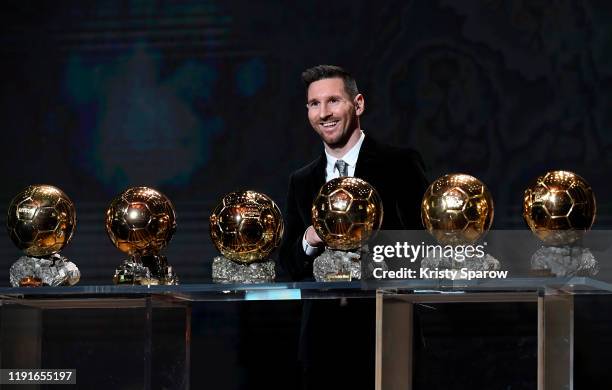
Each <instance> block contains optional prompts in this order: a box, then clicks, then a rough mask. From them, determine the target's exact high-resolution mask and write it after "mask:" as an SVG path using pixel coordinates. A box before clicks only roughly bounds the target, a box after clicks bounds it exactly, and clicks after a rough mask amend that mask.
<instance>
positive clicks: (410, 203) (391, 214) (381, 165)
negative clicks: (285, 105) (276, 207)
mask: <svg viewBox="0 0 612 390" xmlns="http://www.w3.org/2000/svg"><path fill="white" fill-rule="evenodd" d="M302 80H303V82H304V84H305V86H306V89H307V91H306V108H307V112H308V120H309V121H310V125H311V126H312V128H313V129H314V130H315V132H317V134H318V135H319V136H320V137H321V140H322V141H323V147H324V150H323V153H322V154H321V155H320V156H319V157H318V158H317V159H315V160H314V161H313V162H311V163H310V164H308V165H306V166H305V167H303V168H301V169H299V170H297V171H296V172H294V173H293V174H292V175H291V177H290V180H289V181H290V183H289V192H288V196H287V210H286V215H285V217H286V233H285V238H284V241H283V245H282V246H281V250H280V263H281V265H282V266H283V267H284V268H285V269H286V270H287V271H288V272H289V274H290V275H291V277H292V278H293V279H294V280H300V279H303V278H310V277H312V263H313V260H314V258H315V256H316V255H317V254H319V253H320V251H321V249H322V247H323V242H322V241H321V239H320V238H319V236H318V235H317V233H316V232H315V230H314V228H313V227H312V225H311V222H310V221H311V207H312V202H313V200H314V199H315V197H316V195H317V193H318V191H319V189H320V188H321V186H322V185H323V184H325V182H327V181H329V180H331V179H334V178H336V177H339V176H355V177H359V178H361V179H363V180H365V181H367V182H368V183H370V184H371V185H373V186H374V188H376V190H377V191H378V193H379V194H380V196H381V198H382V201H383V207H384V218H383V225H382V228H383V229H422V225H421V217H420V204H421V198H422V196H423V194H424V192H425V190H426V188H427V180H426V179H425V176H424V174H423V163H422V160H421V157H420V155H419V154H418V153H417V152H416V151H414V150H411V149H404V148H399V147H392V146H387V145H383V144H380V143H378V142H376V141H375V140H374V139H373V138H372V137H371V136H370V133H368V135H366V133H365V132H364V131H363V130H362V129H361V124H360V117H361V115H362V114H363V113H364V111H365V99H364V96H363V95H362V94H360V93H359V90H358V89H357V83H356V82H355V79H354V78H353V77H352V76H351V75H350V74H349V73H348V72H347V71H345V70H344V69H342V68H340V67H338V66H333V65H318V66H315V67H312V68H310V69H307V70H306V71H304V73H302Z"/></svg>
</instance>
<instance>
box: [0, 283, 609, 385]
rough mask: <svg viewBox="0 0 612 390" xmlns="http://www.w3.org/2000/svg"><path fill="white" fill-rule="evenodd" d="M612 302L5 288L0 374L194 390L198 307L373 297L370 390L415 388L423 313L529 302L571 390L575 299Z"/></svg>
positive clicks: (422, 292)
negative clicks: (15, 371)
mask: <svg viewBox="0 0 612 390" xmlns="http://www.w3.org/2000/svg"><path fill="white" fill-rule="evenodd" d="M610 293H612V284H609V283H606V282H602V281H598V280H594V279H590V278H586V277H573V278H516V279H505V280H476V281H469V282H468V281H452V280H403V281H389V282H365V281H362V282H359V281H354V282H329V283H317V282H300V283H268V284H255V285H254V284H194V285H180V286H151V287H147V286H121V285H119V286H73V287H41V288H0V305H1V306H0V367H1V368H31V369H36V368H39V369H49V368H64V369H76V371H77V373H76V377H77V384H78V387H79V388H92V389H93V388H139V389H151V388H180V389H188V388H189V387H190V375H191V371H192V367H191V355H192V352H193V351H192V349H191V348H192V345H191V343H192V337H191V336H192V335H191V331H192V329H191V328H192V318H191V313H192V305H193V304H194V303H196V302H204V301H215V302H220V303H221V304H224V302H228V303H229V302H235V301H262V302H265V301H270V302H271V301H284V300H320V299H336V300H341V299H344V298H366V299H372V300H375V301H376V313H375V314H376V334H375V336H376V353H375V358H376V370H375V386H372V387H371V388H374V387H375V388H376V389H384V390H387V389H411V388H412V383H413V348H414V345H413V344H414V343H413V332H412V329H413V313H414V305H415V304H422V303H449V304H452V303H459V302H461V303H470V302H474V303H476V302H478V303H494V302H531V303H533V304H534V305H537V312H538V316H537V323H534V324H533V326H534V327H536V328H537V336H538V350H537V356H538V358H537V362H538V363H537V375H538V376H537V383H538V389H539V390H552V389H555V390H559V389H571V388H573V363H574V361H573V352H574V341H573V340H574V339H573V330H574V317H573V312H574V297H575V296H576V295H582V294H610ZM263 304H265V303H263ZM372 314H374V313H372ZM282 315H283V313H279V316H282ZM209 324H212V325H209V326H217V325H216V324H215V323H214V322H210V323H209ZM218 326H219V327H222V326H223V325H222V324H219V325H218ZM109 356H111V357H112V359H109ZM43 386H44V385H43ZM20 388H23V389H26V388H40V387H37V386H36V385H31V386H30V387H27V386H23V387H20Z"/></svg>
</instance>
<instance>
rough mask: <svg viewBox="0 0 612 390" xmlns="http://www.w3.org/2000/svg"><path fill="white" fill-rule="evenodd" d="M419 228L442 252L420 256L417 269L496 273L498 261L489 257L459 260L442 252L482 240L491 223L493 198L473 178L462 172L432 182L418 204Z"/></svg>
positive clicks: (451, 251)
mask: <svg viewBox="0 0 612 390" xmlns="http://www.w3.org/2000/svg"><path fill="white" fill-rule="evenodd" d="M421 219H422V221H423V226H424V227H425V229H427V231H428V232H429V233H430V234H431V235H432V236H433V237H434V238H435V239H436V240H437V242H438V243H439V244H441V245H444V247H443V248H441V249H442V250H440V251H437V253H436V251H433V253H432V254H430V255H428V256H426V257H424V259H423V260H422V262H421V268H424V267H426V268H432V269H434V268H438V269H457V268H467V269H468V270H474V271H485V270H498V269H499V268H500V264H499V261H498V260H497V259H495V258H494V257H492V256H491V255H489V254H485V255H484V256H482V257H471V258H469V259H466V258H463V256H462V257H461V258H460V259H459V258H458V257H457V256H454V255H453V256H447V255H445V253H446V252H447V253H453V254H455V253H460V252H458V251H457V250H456V249H458V246H465V245H473V244H475V243H476V242H477V241H478V240H480V239H481V238H483V237H484V236H485V234H486V233H487V232H488V231H489V228H490V227H491V224H492V223H493V198H492V197H491V194H490V192H489V190H488V189H487V187H486V186H485V185H484V183H482V182H481V181H480V180H478V179H477V178H475V177H473V176H470V175H466V174H463V173H455V174H448V175H444V176H442V177H440V178H438V179H437V180H435V181H434V182H433V183H431V185H430V186H429V188H427V191H426V192H425V195H424V196H423V201H422V202H421Z"/></svg>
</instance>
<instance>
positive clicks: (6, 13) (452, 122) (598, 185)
mask: <svg viewBox="0 0 612 390" xmlns="http://www.w3.org/2000/svg"><path fill="white" fill-rule="evenodd" d="M0 8H1V9H2V14H3V23H2V27H1V28H2V35H1V45H0V55H1V58H2V60H1V61H0V75H2V83H0V99H2V101H1V104H0V129H1V130H2V136H3V142H2V144H1V145H0V153H2V158H1V160H0V161H1V163H0V175H1V177H2V186H1V189H0V206H1V207H0V209H2V210H4V209H5V208H6V207H7V206H8V203H9V201H10V200H11V198H12V196H13V195H14V194H16V193H17V192H19V191H20V190H21V189H22V188H23V187H25V186H27V185H29V184H33V183H48V184H53V185H56V186H58V187H60V188H62V189H63V190H64V191H65V192H67V194H68V195H69V196H70V197H71V198H72V199H73V201H74V202H75V203H76V206H77V213H78V226H77V230H76V234H75V235H74V238H73V240H72V242H71V243H70V244H69V246H68V247H67V248H66V250H65V251H64V253H65V254H66V255H67V256H69V257H70V259H71V260H73V261H74V262H76V263H77V264H78V265H79V267H80V268H81V270H82V271H83V279H82V283H86V284H97V283H99V284H106V283H109V282H110V280H111V276H112V274H113V272H114V269H115V267H116V266H117V265H118V264H119V263H120V262H121V260H122V259H123V258H124V256H123V255H122V254H121V253H120V252H119V251H117V250H116V249H115V248H114V247H113V246H112V245H111V243H110V240H109V239H108V238H107V237H106V234H105V232H104V226H103V219H104V212H105V209H106V207H107V206H108V204H109V203H110V201H111V200H112V198H113V197H114V196H115V195H116V194H118V193H119V192H121V191H122V190H124V189H125V188H127V187H128V186H134V185H146V186H152V187H154V188H157V189H159V190H161V191H162V192H163V193H165V194H166V195H168V196H169V197H170V198H171V199H172V201H173V202H174V204H175V206H176V209H177V213H178V230H177V232H176V235H175V237H174V240H173V241H172V242H171V244H170V246H169V248H168V250H167V255H168V258H169V260H170V262H171V263H172V264H173V265H174V266H175V268H176V271H177V272H178V274H179V276H180V277H181V279H182V281H183V282H187V283H192V282H202V281H207V280H209V278H210V264H211V259H212V257H213V256H214V255H215V253H216V251H215V250H214V248H213V246H212V244H211V243H210V240H209V238H208V216H209V215H210V212H211V210H212V208H213V207H214V205H215V203H216V202H217V201H218V199H219V198H220V197H221V196H222V195H223V194H225V193H227V192H230V191H234V190H239V189H254V190H257V191H262V192H264V193H266V194H268V195H270V196H271V197H272V198H273V199H275V200H276V201H277V202H278V203H279V205H280V206H281V207H284V203H285V202H284V198H285V193H286V188H287V178H288V175H289V173H290V172H291V171H293V170H295V169H297V168H299V167H300V166H302V165H304V164H305V163H306V162H308V161H310V160H312V159H313V158H315V157H316V156H317V154H318V153H320V152H321V149H322V145H321V142H320V140H319V139H318V137H317V136H316V134H315V133H314V132H313V131H312V129H310V127H309V125H308V122H307V120H306V109H305V107H304V103H305V92H304V88H303V86H302V84H301V81H300V73H301V71H302V70H303V69H304V68H306V67H309V66H312V65H315V64H320V63H330V64H338V65H341V66H344V67H346V68H347V69H349V70H350V71H351V72H353V73H354V75H355V77H356V79H357V81H358V85H359V88H360V89H361V92H363V93H364V95H365V98H366V112H365V116H364V117H363V123H362V125H363V128H364V129H365V131H366V133H367V134H368V135H371V136H373V137H376V138H378V139H379V140H381V141H384V142H388V143H394V144H402V145H406V146H411V147H414V148H416V149H418V150H419V151H420V152H421V153H422V155H423V157H424V159H425V161H426V164H427V166H428V169H429V173H428V175H429V177H430V179H432V180H433V179H435V178H436V177H438V176H439V175H442V174H444V173H450V172H465V173H469V174H471V175H474V176H476V177H478V178H480V179H482V180H483V181H484V182H485V183H486V184H487V185H488V186H489V188H490V190H491V192H492V194H493V196H494V200H495V206H496V210H495V221H494V224H493V227H494V228H523V229H525V228H526V226H525V225H524V223H523V221H522V219H521V215H520V206H521V202H522V192H523V190H524V188H525V187H526V186H527V185H528V184H529V183H530V181H531V180H533V179H534V178H535V177H536V176H537V175H539V174H541V173H543V172H545V171H546V170H550V169H567V170H572V171H574V172H576V173H578V174H580V175H582V176H583V177H584V178H585V179H586V180H587V181H589V182H590V183H591V185H592V187H593V189H594V191H595V194H596V196H597V201H598V216H597V219H596V225H595V226H596V227H597V228H603V227H610V225H612V207H611V205H612V203H611V201H610V200H611V199H612V198H611V197H612V186H611V185H610V184H609V180H610V178H609V172H611V166H612V158H611V157H610V156H612V153H610V152H612V132H611V131H610V130H611V129H610V127H611V125H612V114H611V112H612V111H611V110H610V97H611V94H612V88H611V87H612V66H611V59H612V57H611V54H610V53H612V51H611V47H612V38H611V37H612V31H611V30H612V28H611V27H610V26H611V25H610V23H608V21H609V20H610V16H611V14H612V7H611V6H610V5H609V3H608V2H604V1H559V2H535V3H534V2H529V1H518V0H517V1H477V0H473V1H461V2H457V1H444V0H439V1H404V0H402V1H385V2H355V1H350V2H348V1H347V2H328V1H311V2H298V3H295V4H291V5H290V6H289V5H288V4H286V3H285V2H282V1H276V2H275V1H264V2H256V3H250V2H246V1H233V2H225V1H180V2H169V1H107V2H96V4H94V3H93V2H82V1H62V2H23V1H14V0H11V1H5V2H3V3H2V5H0ZM397 175H398V180H407V181H410V180H411V178H410V177H405V176H402V174H401V167H399V168H398V169H397ZM0 222H2V223H4V212H3V220H2V221H0ZM0 238H1V237H0ZM18 256H19V251H17V249H16V248H14V247H13V245H12V243H11V242H10V240H9V238H8V236H5V237H4V238H3V239H0V269H3V270H4V273H0V276H1V275H4V277H0V284H1V285H7V284H8V267H9V266H10V264H11V263H12V262H13V261H15V260H16V259H17V257H18Z"/></svg>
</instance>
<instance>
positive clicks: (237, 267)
mask: <svg viewBox="0 0 612 390" xmlns="http://www.w3.org/2000/svg"><path fill="white" fill-rule="evenodd" d="M209 222H210V238H211V239H212V242H213V243H214V244H215V247H216V248H217V250H219V252H220V253H221V256H216V257H215V258H214V260H213V264H212V277H213V281H214V282H217V283H263V282H271V281H273V280H274V278H275V276H276V273H275V269H274V261H272V260H270V259H269V257H268V256H269V255H270V253H271V252H272V251H273V250H274V249H275V248H276V247H277V246H278V245H279V244H280V242H281V238H282V236H283V229H284V225H283V217H282V214H281V212H280V209H279V208H278V206H277V205H276V203H274V201H273V200H272V199H270V197H268V196H267V195H265V194H262V193H259V192H255V191H239V192H232V193H229V194H227V195H225V196H224V197H223V198H222V199H221V201H220V202H219V204H218V205H217V207H215V209H214V211H213V213H212V215H211V216H210V219H209Z"/></svg>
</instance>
